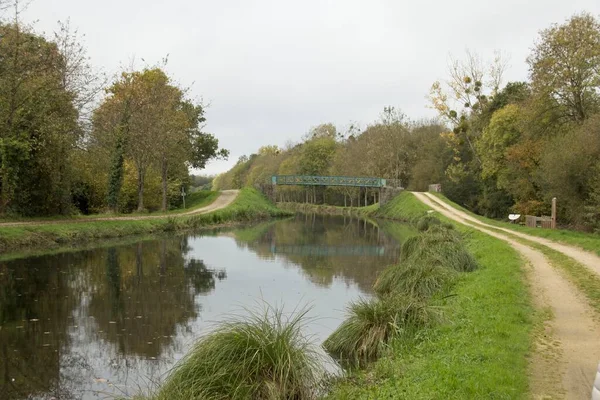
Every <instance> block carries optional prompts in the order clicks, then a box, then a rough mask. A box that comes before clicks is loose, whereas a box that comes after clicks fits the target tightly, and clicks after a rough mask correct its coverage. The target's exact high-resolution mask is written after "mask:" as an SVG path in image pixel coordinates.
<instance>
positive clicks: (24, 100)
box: [0, 11, 81, 215]
mask: <svg viewBox="0 0 600 400" xmlns="http://www.w3.org/2000/svg"><path fill="white" fill-rule="evenodd" d="M0 37H1V38H2V40H0V71H2V73H1V74H0V213H2V212H5V211H7V210H11V211H13V212H17V213H19V214H27V215H36V214H55V213H67V212H68V211H69V210H70V179H69V158H70V155H71V153H72V150H73V149H74V146H75V144H76V142H77V140H78V139H79V137H80V133H81V131H80V130H79V127H78V124H77V119H78V113H77V110H76V109H75V107H74V103H73V100H74V94H73V93H70V92H69V91H68V90H67V89H66V88H65V87H64V85H63V84H62V74H61V70H62V66H63V65H64V62H65V59H64V57H63V55H62V54H61V53H60V51H59V49H58V48H57V46H56V44H55V43H52V42H48V41H47V40H45V39H44V38H43V37H41V36H38V35H36V34H35V33H33V32H32V31H31V30H30V29H29V28H27V27H25V26H23V25H22V24H20V22H19V21H18V11H17V17H15V21H14V23H12V24H8V25H6V24H5V25H0Z"/></svg>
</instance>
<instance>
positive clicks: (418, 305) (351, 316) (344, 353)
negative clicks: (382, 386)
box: [323, 295, 436, 366]
mask: <svg viewBox="0 0 600 400" xmlns="http://www.w3.org/2000/svg"><path fill="white" fill-rule="evenodd" d="M435 317H436V313H435V310H433V309H432V307H430V306H429V305H428V304H427V303H425V302H423V301H422V300H420V299H418V298H417V297H413V296H407V295H396V296H387V297H384V298H381V299H368V300H365V299H362V300H359V301H357V302H354V303H352V304H351V305H350V306H349V307H348V317H347V318H346V320H345V321H344V322H343V323H342V324H341V325H340V326H339V328H338V329H337V330H336V331H335V332H333V333H332V334H331V335H330V336H329V337H328V338H327V340H326V341H325V343H323V347H325V349H326V350H327V351H328V352H329V353H330V354H331V355H332V356H334V357H336V358H337V359H339V360H340V361H341V362H342V364H344V365H351V366H364V365H366V363H368V362H369V361H373V360H375V359H377V358H378V357H380V356H381V355H382V354H384V353H385V352H386V348H387V346H388V342H389V341H390V340H391V339H393V338H397V337H401V336H404V335H412V334H414V333H415V332H416V331H417V330H418V329H421V328H423V327H425V326H427V325H429V324H431V322H432V321H434V320H435V319H436V318H435Z"/></svg>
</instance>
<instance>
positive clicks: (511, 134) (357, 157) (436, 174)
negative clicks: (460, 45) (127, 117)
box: [214, 13, 600, 229]
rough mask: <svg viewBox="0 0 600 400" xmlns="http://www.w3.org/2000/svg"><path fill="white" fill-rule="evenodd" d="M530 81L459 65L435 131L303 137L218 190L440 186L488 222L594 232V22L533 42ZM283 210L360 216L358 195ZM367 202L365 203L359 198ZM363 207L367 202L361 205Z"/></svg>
mask: <svg viewBox="0 0 600 400" xmlns="http://www.w3.org/2000/svg"><path fill="white" fill-rule="evenodd" d="M527 64H528V66H529V80H528V81H526V82H508V83H506V84H504V83H503V80H502V75H503V72H504V70H505V68H506V62H505V61H504V60H503V59H502V57H501V56H500V55H497V56H496V57H495V58H494V59H493V60H492V61H491V62H483V61H482V60H481V59H480V58H479V57H478V56H476V55H474V54H472V53H467V55H466V57H465V59H464V60H453V61H452V62H451V64H450V67H449V73H448V77H447V79H446V80H444V81H441V82H435V83H434V84H433V85H432V87H431V92H430V94H429V99H430V105H431V106H432V107H433V108H434V109H435V110H436V111H437V113H438V118H437V119H436V120H434V121H418V122H413V121H410V120H409V119H408V118H407V117H405V116H404V115H403V114H402V113H401V112H400V111H399V110H397V109H394V108H393V107H386V108H385V109H384V111H383V113H382V115H381V118H380V119H378V120H377V121H375V122H373V123H372V124H370V125H369V126H367V128H366V129H359V128H357V127H356V126H350V128H349V129H347V130H344V131H343V132H342V131H340V130H338V129H336V127H335V126H333V125H332V124H322V125H319V126H317V127H315V128H312V129H311V130H310V131H309V132H308V134H307V135H306V136H305V137H304V139H303V141H302V142H301V143H298V144H295V145H288V146H286V147H285V148H278V147H276V146H266V147H262V148H260V149H259V151H258V153H256V154H252V155H250V156H248V157H246V156H243V157H241V158H240V159H239V160H238V162H237V164H236V165H235V166H234V167H233V168H232V169H231V170H230V171H228V172H227V173H225V174H222V175H220V176H218V177H217V178H216V179H215V182H214V185H215V187H217V188H220V189H225V188H239V187H242V186H247V185H255V184H259V183H266V182H268V180H269V178H270V176H271V175H275V174H307V175H349V176H375V177H383V178H391V179H399V180H400V181H401V182H402V184H403V186H405V187H406V188H408V189H412V190H426V189H427V186H428V184H431V183H441V184H442V188H443V191H444V193H445V194H446V195H447V196H448V197H450V198H451V199H452V200H454V201H456V202H458V203H460V204H463V205H465V206H466V207H468V208H470V209H472V210H474V211H475V212H478V213H480V214H484V215H487V216H491V217H500V218H505V217H506V215H507V214H508V213H509V212H510V211H516V212H519V213H523V214H535V215H541V214H549V212H550V209H549V208H550V204H551V199H552V198H553V197H557V198H558V204H559V218H560V222H561V223H562V224H569V225H572V226H574V227H577V228H582V229H600V21H599V19H598V18H597V17H595V16H593V15H591V14H588V13H582V14H577V15H574V16H572V17H571V18H570V19H568V20H567V21H566V22H565V23H563V24H561V25H552V26H550V27H549V28H547V29H545V30H543V31H541V32H540V34H539V37H538V38H537V40H536V41H535V42H534V45H533V49H532V51H531V54H530V55H529V57H528V58H527ZM278 192H279V196H280V200H283V201H286V200H295V201H305V200H307V199H308V200H309V201H317V202H318V201H323V200H327V201H328V202H334V203H336V204H341V203H342V202H343V201H346V203H347V204H348V205H349V204H350V202H352V203H353V204H357V201H358V199H359V198H361V197H362V196H361V197H359V193H358V191H357V190H356V189H347V188H329V189H327V190H319V189H316V190H315V189H304V188H298V187H280V188H278ZM363 198H364V197H363ZM363 204H364V201H363Z"/></svg>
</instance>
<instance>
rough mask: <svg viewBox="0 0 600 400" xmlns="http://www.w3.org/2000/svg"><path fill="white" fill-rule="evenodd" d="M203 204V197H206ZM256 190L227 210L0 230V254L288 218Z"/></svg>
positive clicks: (245, 193) (242, 195)
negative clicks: (189, 214)
mask: <svg viewBox="0 0 600 400" xmlns="http://www.w3.org/2000/svg"><path fill="white" fill-rule="evenodd" d="M205 201H206V198H205ZM288 214H289V213H288V212H285V211H282V210H280V209H278V208H277V207H275V205H273V204H272V203H270V202H269V201H268V200H267V199H266V198H265V197H264V196H263V195H262V194H260V193H259V192H258V191H256V190H255V189H251V188H246V189H242V190H241V192H240V194H239V195H238V197H237V198H236V199H235V200H234V202H233V203H232V204H231V205H229V206H228V207H226V208H224V209H221V210H217V211H214V212H211V213H207V214H200V215H191V216H178V215H176V214H174V215H171V216H165V217H164V218H155V219H142V220H128V221H119V220H111V221H88V222H65V223H52V224H39V225H23V226H12V227H0V252H2V253H6V252H8V251H16V250H23V249H27V248H32V247H35V248H37V249H40V248H55V247H60V246H64V245H66V244H73V243H82V242H87V241H91V240H97V239H106V238H118V237H124V236H130V235H139V234H147V233H160V232H169V231H175V230H182V229H196V228H201V227H205V226H211V225H219V224H227V223H233V222H245V221H252V220H260V219H266V218H271V217H279V216H284V215H288Z"/></svg>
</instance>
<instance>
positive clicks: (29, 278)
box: [0, 238, 226, 399]
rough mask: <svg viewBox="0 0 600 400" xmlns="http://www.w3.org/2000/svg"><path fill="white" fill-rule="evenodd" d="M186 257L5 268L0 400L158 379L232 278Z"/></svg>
mask: <svg viewBox="0 0 600 400" xmlns="http://www.w3.org/2000/svg"><path fill="white" fill-rule="evenodd" d="M189 250H190V248H189V246H188V243H187V239H180V238H177V239H163V240H160V241H159V242H140V243H137V244H135V245H133V246H121V247H111V248H108V249H97V250H89V251H82V252H76V253H64V254H59V255H54V256H44V257H35V258H28V259H22V260H15V261H10V262H5V263H0V358H1V359H2V361H1V362H0V393H1V394H2V396H1V397H2V398H3V399H4V398H6V399H20V398H28V397H39V398H52V397H55V398H81V397H83V396H84V394H85V393H86V392H87V391H90V390H92V391H93V390H105V386H106V385H105V383H106V382H105V378H103V376H112V377H113V379H115V378H114V377H118V378H117V380H118V381H119V382H120V383H125V384H126V383H127V382H128V381H129V379H128V375H129V371H130V370H131V369H132V368H134V369H136V370H137V371H138V372H139V370H140V369H141V370H142V371H144V375H146V376H147V377H152V376H154V375H157V374H158V372H155V371H160V370H161V364H164V363H170V362H172V357H173V353H175V352H178V351H181V347H182V343H181V342H178V341H176V340H175V338H176V337H178V336H181V335H178V333H180V332H183V333H185V332H186V331H189V329H190V328H189V325H190V323H191V322H192V321H194V320H195V319H196V318H198V315H199V312H200V308H199V305H198V304H197V303H196V301H195V298H196V296H197V295H199V294H206V293H209V292H210V291H211V290H213V289H214V287H215V281H216V280H221V279H225V278H226V275H225V273H224V271H212V270H209V269H208V268H207V267H206V266H205V265H204V263H203V262H202V261H201V260H196V259H190V258H188V257H187V253H188V252H189ZM181 337H185V336H181ZM141 364H143V365H141ZM148 379H152V378H148ZM103 384H104V385H103ZM133 385H135V383H133ZM141 385H144V383H141ZM120 390H123V389H119V388H115V389H114V391H116V392H117V393H118V392H119V391H120Z"/></svg>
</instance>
